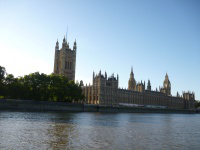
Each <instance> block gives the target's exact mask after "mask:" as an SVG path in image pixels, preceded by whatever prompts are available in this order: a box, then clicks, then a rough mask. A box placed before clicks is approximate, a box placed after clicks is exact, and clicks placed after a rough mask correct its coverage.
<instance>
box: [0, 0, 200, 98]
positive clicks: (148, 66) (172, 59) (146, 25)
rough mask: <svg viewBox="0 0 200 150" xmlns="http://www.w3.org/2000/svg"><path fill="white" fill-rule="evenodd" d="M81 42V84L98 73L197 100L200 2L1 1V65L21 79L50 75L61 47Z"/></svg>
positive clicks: (78, 71)
mask: <svg viewBox="0 0 200 150" xmlns="http://www.w3.org/2000/svg"><path fill="white" fill-rule="evenodd" d="M67 27H68V41H69V43H70V47H72V46H73V42H74V40H75V39H76V41H77V48H78V50H77V63H76V80H81V79H82V80H83V81H84V83H89V82H90V83H91V80H92V73H93V70H94V71H95V72H96V73H98V72H99V70H100V69H101V72H104V71H105V70H106V71H107V73H108V75H111V74H112V73H114V74H115V75H117V73H118V74H119V86H120V87H123V88H127V87H128V79H129V76H130V71H131V66H133V71H134V75H135V79H136V81H141V80H143V81H144V80H145V81H147V80H148V79H150V80H151V84H152V88H153V89H154V90H155V89H156V87H159V86H162V84H163V81H164V77H165V74H166V72H167V73H168V75H169V79H170V81H171V84H172V94H173V95H175V94H176V92H177V91H179V93H182V91H184V90H191V91H194V92H195V93H196V99H199V100H200V1H199V0H130V1H129V0H98V1H97V0H79V1H78V0H71V1H67V0H63V1H59V0H0V65H1V66H4V67H5V68H6V70H7V72H8V73H12V74H14V75H15V76H16V77H17V76H22V75H25V74H29V73H32V72H36V71H39V72H43V73H46V74H50V73H52V72H53V64H54V51H55V43H56V40H57V39H58V40H59V44H60V47H61V44H62V40H63V37H64V35H65V34H66V31H67Z"/></svg>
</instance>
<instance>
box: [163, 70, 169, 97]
mask: <svg viewBox="0 0 200 150" xmlns="http://www.w3.org/2000/svg"><path fill="white" fill-rule="evenodd" d="M161 92H162V93H165V94H166V95H168V96H171V83H170V81H169V77H168V75H167V73H166V75H165V80H164V82H163V88H162V89H161Z"/></svg>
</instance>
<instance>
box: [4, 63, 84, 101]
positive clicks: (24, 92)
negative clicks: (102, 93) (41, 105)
mask: <svg viewBox="0 0 200 150" xmlns="http://www.w3.org/2000/svg"><path fill="white" fill-rule="evenodd" d="M5 73H6V71H5V68H3V67H1V66H0V79H1V80H0V96H4V97H5V98H13V99H29V100H38V101H59V102H80V101H81V100H83V99H84V97H83V95H82V89H81V86H80V85H79V84H75V83H74V81H69V80H68V79H67V78H66V77H65V76H61V75H55V74H51V75H46V74H44V73H41V74H40V73H39V72H35V73H31V74H29V75H25V76H24V77H18V78H15V77H14V76H13V75H12V74H8V75H7V76H5Z"/></svg>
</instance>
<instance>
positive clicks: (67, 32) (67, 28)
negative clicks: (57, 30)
mask: <svg viewBox="0 0 200 150" xmlns="http://www.w3.org/2000/svg"><path fill="white" fill-rule="evenodd" d="M67 34H68V26H67V32H66V40H67Z"/></svg>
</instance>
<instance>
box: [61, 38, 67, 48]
mask: <svg viewBox="0 0 200 150" xmlns="http://www.w3.org/2000/svg"><path fill="white" fill-rule="evenodd" d="M66 46H67V41H66V39H65V36H64V38H63V43H62V47H63V48H64V47H66Z"/></svg>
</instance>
